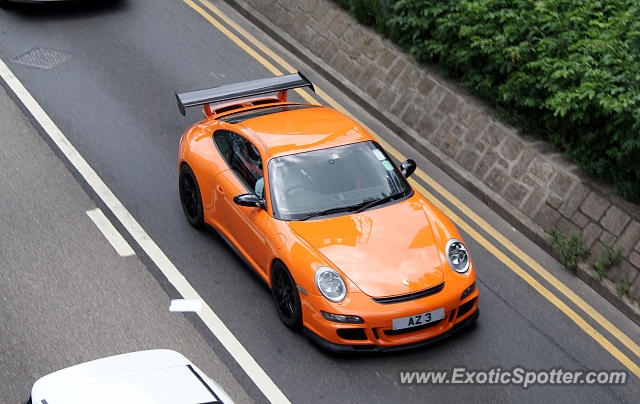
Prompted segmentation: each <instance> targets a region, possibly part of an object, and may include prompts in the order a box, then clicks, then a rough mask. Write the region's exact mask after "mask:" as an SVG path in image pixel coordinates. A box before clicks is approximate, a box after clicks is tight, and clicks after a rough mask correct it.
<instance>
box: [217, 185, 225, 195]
mask: <svg viewBox="0 0 640 404" xmlns="http://www.w3.org/2000/svg"><path fill="white" fill-rule="evenodd" d="M216 189H217V190H218V192H220V193H221V194H222V195H224V189H222V187H221V186H220V185H216Z"/></svg>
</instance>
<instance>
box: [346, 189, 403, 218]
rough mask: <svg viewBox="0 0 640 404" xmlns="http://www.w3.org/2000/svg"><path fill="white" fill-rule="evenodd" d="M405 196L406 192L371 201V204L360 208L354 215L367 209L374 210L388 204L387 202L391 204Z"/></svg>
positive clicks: (368, 203)
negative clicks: (375, 207)
mask: <svg viewBox="0 0 640 404" xmlns="http://www.w3.org/2000/svg"><path fill="white" fill-rule="evenodd" d="M404 195H405V192H398V193H397V194H394V195H389V196H385V197H384V198H381V199H376V200H374V201H371V202H367V203H366V204H364V205H362V206H360V207H359V208H358V209H357V210H355V211H354V213H360V212H362V211H365V210H367V209H370V208H373V207H374V206H378V205H382V204H384V203H387V202H391V201H392V200H394V199H398V198H401V197H403V196H404Z"/></svg>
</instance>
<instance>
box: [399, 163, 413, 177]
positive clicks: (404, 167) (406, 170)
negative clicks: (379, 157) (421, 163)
mask: <svg viewBox="0 0 640 404" xmlns="http://www.w3.org/2000/svg"><path fill="white" fill-rule="evenodd" d="M414 171H416V162H415V161H413V160H411V159H408V160H405V161H403V162H402V163H401V164H400V172H402V175H404V177H405V178H409V176H410V175H411V174H413V172H414Z"/></svg>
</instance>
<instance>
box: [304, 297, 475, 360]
mask: <svg viewBox="0 0 640 404" xmlns="http://www.w3.org/2000/svg"><path fill="white" fill-rule="evenodd" d="M478 317H480V309H478V308H477V307H476V310H475V311H474V312H473V313H472V314H471V315H469V316H468V317H467V318H465V319H464V320H462V321H460V322H459V323H457V324H455V325H454V326H452V327H451V328H449V330H448V331H445V332H444V333H442V334H439V335H436V336H434V337H431V338H429V339H426V340H423V341H418V342H412V343H409V344H405V345H389V346H380V345H343V344H336V343H334V342H330V341H327V340H326V339H324V338H322V337H320V336H319V335H317V334H316V333H314V332H313V331H311V330H309V329H308V328H307V327H304V328H303V331H304V333H305V334H306V335H307V337H309V338H311V340H313V342H315V343H316V344H318V345H319V346H320V347H321V348H323V349H325V350H327V351H331V352H336V353H363V352H393V351H403V350H405V349H413V348H418V347H421V346H424V345H428V344H432V343H434V342H436V341H440V340H441V339H444V338H447V337H449V336H450V335H451V334H454V333H456V332H458V331H460V330H461V329H463V328H465V327H466V326H468V325H469V324H471V323H473V322H474V321H476V320H477V319H478Z"/></svg>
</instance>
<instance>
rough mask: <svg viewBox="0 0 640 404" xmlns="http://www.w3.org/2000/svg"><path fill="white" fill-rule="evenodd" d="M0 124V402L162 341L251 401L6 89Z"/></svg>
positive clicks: (162, 345) (20, 399) (232, 393)
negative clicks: (65, 372) (108, 234)
mask: <svg viewBox="0 0 640 404" xmlns="http://www.w3.org/2000/svg"><path fill="white" fill-rule="evenodd" d="M0 122H2V125H0V141H1V143H2V150H1V151H0V229H2V231H1V232H0V256H1V257H2V261H1V264H0V302H1V303H2V304H0V319H2V321H0V381H1V382H0V402H2V403H7V404H12V403H22V402H24V401H26V399H27V398H28V397H29V393H30V390H31V385H32V384H33V383H34V382H35V381H36V380H37V379H39V378H40V377H42V376H44V375H46V374H49V373H52V372H54V371H57V370H59V369H62V368H66V367H68V366H73V365H76V364H78V363H82V362H86V361H90V360H94V359H98V358H102V357H106V356H111V355H117V354H121V353H126V352H133V351H140V350H145V349H160V348H164V349H173V350H176V351H178V352H180V353H182V354H183V355H185V356H186V357H187V358H189V359H191V360H192V361H193V362H194V363H195V364H196V366H198V367H199V368H201V369H202V370H203V371H204V372H205V373H206V374H207V375H208V376H209V377H211V378H212V379H214V380H216V381H217V382H218V384H220V385H221V386H223V388H224V389H225V391H227V392H228V393H229V394H230V396H231V397H232V398H233V399H234V400H236V401H237V402H238V403H242V402H246V401H251V400H250V397H249V396H248V394H247V392H246V391H245V390H244V389H243V388H242V386H241V385H240V384H239V383H238V382H237V381H236V379H235V378H234V377H233V375H232V374H231V372H230V371H229V370H228V369H227V367H226V366H225V364H224V362H223V361H222V360H221V359H220V358H219V357H218V356H217V355H216V354H215V352H214V351H213V350H211V348H210V346H209V345H208V344H207V341H206V339H205V338H203V336H202V335H201V334H200V333H199V332H198V330H197V329H196V328H195V327H194V325H193V324H192V323H191V322H190V321H189V320H188V319H187V317H186V316H185V315H183V314H181V313H170V312H169V302H170V297H169V295H167V293H166V292H165V291H164V290H163V289H162V287H161V286H160V285H159V284H158V282H157V281H156V279H155V278H154V277H153V276H152V274H151V273H150V272H149V271H148V270H147V269H146V266H145V265H144V264H143V263H142V262H141V261H140V259H139V258H138V257H137V256H136V255H128V256H124V257H123V256H120V255H119V254H118V253H117V252H116V250H115V249H114V248H113V247H112V245H111V244H110V243H109V242H108V241H107V239H106V238H105V237H104V236H103V234H102V233H101V232H100V230H99V229H98V227H97V226H96V225H95V224H94V223H93V222H92V220H91V219H90V218H89V216H88V215H87V213H86V212H87V211H91V210H94V209H96V204H95V203H94V202H93V201H92V200H91V198H90V197H89V196H88V195H87V193H86V192H85V191H84V190H83V189H82V187H81V186H80V184H78V182H77V181H76V180H75V179H74V177H73V176H72V175H71V173H70V172H69V171H68V170H67V168H66V167H65V165H64V164H63V163H62V161H60V159H59V158H58V157H57V156H56V155H55V153H54V152H53V151H52V150H51V149H50V148H49V147H48V145H47V144H46V143H45V142H44V141H43V140H42V138H41V137H40V136H39V134H38V133H37V131H36V130H35V128H34V127H33V126H32V125H31V124H30V122H29V120H28V119H27V118H26V117H25V116H24V115H23V114H22V112H21V111H20V109H19V108H18V107H17V106H16V105H15V104H14V102H13V101H12V100H11V99H10V98H9V97H8V95H7V94H6V92H5V90H4V89H3V88H0ZM189 315H190V314H189Z"/></svg>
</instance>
